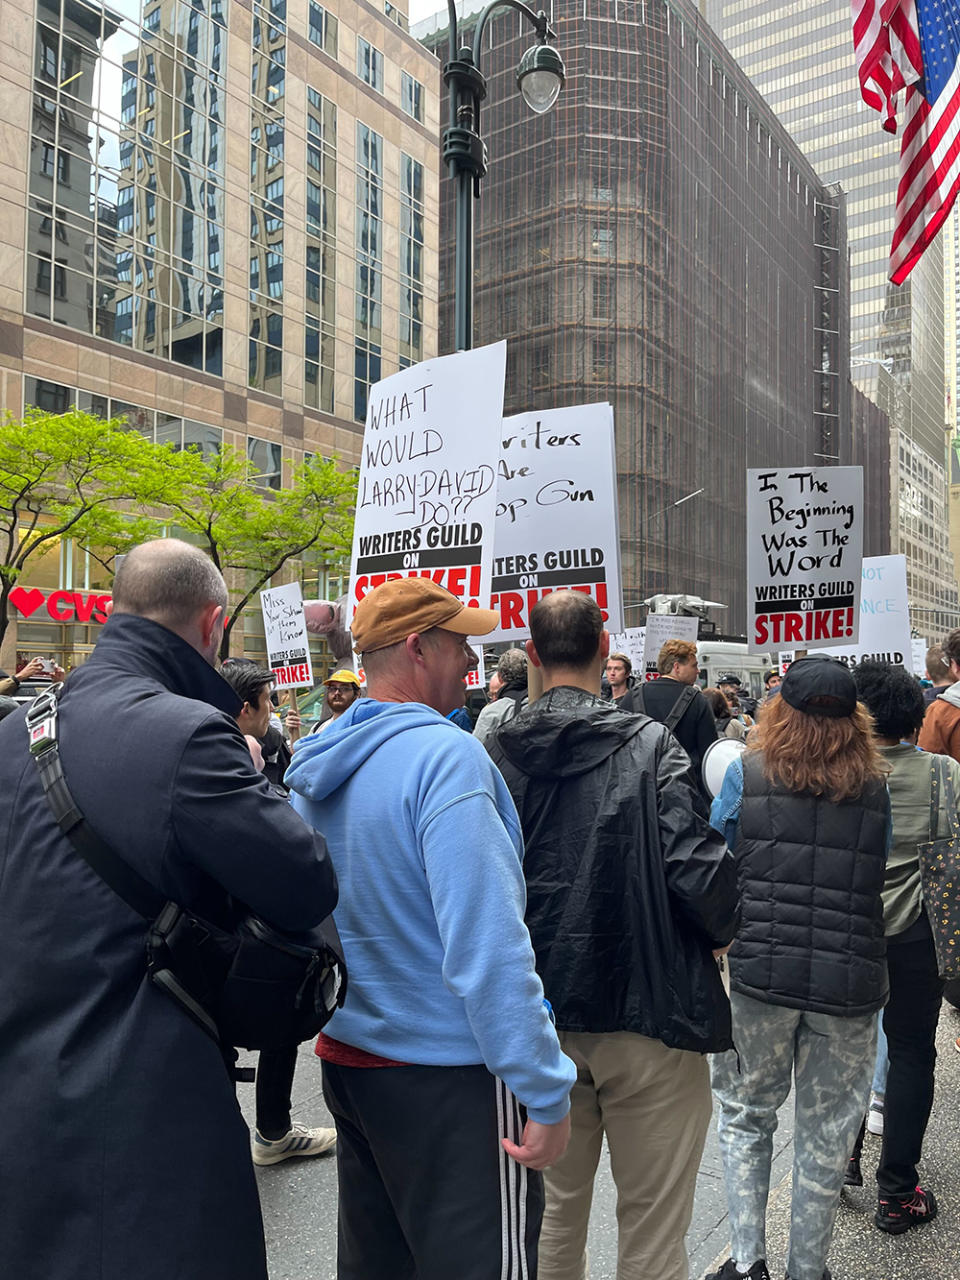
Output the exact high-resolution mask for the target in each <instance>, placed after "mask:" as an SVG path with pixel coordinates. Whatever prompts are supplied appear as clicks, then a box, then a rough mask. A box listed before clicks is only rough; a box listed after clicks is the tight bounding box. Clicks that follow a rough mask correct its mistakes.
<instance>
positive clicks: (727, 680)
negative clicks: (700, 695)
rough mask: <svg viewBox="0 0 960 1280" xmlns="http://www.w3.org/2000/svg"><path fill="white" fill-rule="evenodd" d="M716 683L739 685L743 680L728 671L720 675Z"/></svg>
mask: <svg viewBox="0 0 960 1280" xmlns="http://www.w3.org/2000/svg"><path fill="white" fill-rule="evenodd" d="M717 684H736V685H741V684H743V681H742V680H741V679H740V677H739V676H735V675H734V674H733V673H732V672H729V673H728V674H727V675H724V676H721V677H720V679H719V680H718V681H717Z"/></svg>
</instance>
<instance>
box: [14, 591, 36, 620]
mask: <svg viewBox="0 0 960 1280" xmlns="http://www.w3.org/2000/svg"><path fill="white" fill-rule="evenodd" d="M10 603H11V604H12V605H13V607H14V608H15V609H16V611H17V612H18V613H22V614H23V616H24V617H25V618H29V617H30V615H31V613H36V611H37V610H38V609H39V608H40V606H41V605H42V604H43V592H42V591H41V590H40V588H39V587H31V588H30V590H29V591H28V590H27V589H26V588H25V587H14V588H13V590H12V591H11V592H10Z"/></svg>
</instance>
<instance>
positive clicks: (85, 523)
mask: <svg viewBox="0 0 960 1280" xmlns="http://www.w3.org/2000/svg"><path fill="white" fill-rule="evenodd" d="M161 465H162V459H161V458H160V457H159V456H158V454H157V449H156V446H155V445H153V444H151V443H150V441H148V440H146V439H144V437H143V436H141V435H140V434H139V433H138V432H136V431H130V430H128V429H127V428H126V427H124V426H123V424H122V423H121V422H119V421H110V422H104V421H103V420H102V419H101V418H96V417H94V416H93V415H92V414H89V413H83V412H81V411H80V410H77V409H71V410H69V411H68V412H67V413H59V414H51V413H45V412H43V411H42V410H39V409H29V410H28V411H27V413H26V414H25V415H24V417H23V418H22V419H17V418H13V417H11V416H9V415H8V416H7V418H6V419H5V421H3V422H2V423H0V639H2V637H3V635H4V633H5V631H6V628H7V604H8V600H9V597H10V592H11V591H12V590H13V588H14V587H15V586H16V584H17V580H18V578H19V577H20V576H21V575H22V573H23V571H24V569H25V567H26V565H27V563H28V562H29V561H30V560H31V559H34V558H36V557H38V556H40V555H42V554H43V553H44V552H45V551H48V550H51V549H52V548H53V546H54V545H55V544H56V543H57V542H58V540H59V539H60V538H64V537H70V538H76V539H77V540H78V541H79V542H81V543H96V544H99V545H108V546H110V547H112V548H113V549H114V550H115V551H117V552H120V551H124V550H127V549H128V548H129V547H131V546H133V545H135V544H136V543H137V542H138V541H141V540H142V539H143V538H144V537H145V536H149V534H150V531H151V530H152V529H153V528H155V522H154V521H153V520H151V519H149V518H145V517H144V516H143V515H142V514H140V511H141V509H142V504H143V502H144V500H145V499H146V498H147V496H148V495H149V493H150V492H151V491H153V490H154V489H155V488H156V486H157V484H158V483H159V480H160V470H161Z"/></svg>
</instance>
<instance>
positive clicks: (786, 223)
mask: <svg viewBox="0 0 960 1280" xmlns="http://www.w3.org/2000/svg"><path fill="white" fill-rule="evenodd" d="M549 12H550V15H551V19H552V22H553V25H554V27H555V28H556V31H557V33H558V40H557V46H558V48H559V50H560V52H561V54H562V56H563V58H564V60H565V62H566V66H567V83H566V86H565V88H564V90H563V92H562V93H561V96H560V98H559V101H558V103H557V105H556V107H554V109H553V110H552V111H551V112H550V113H549V114H548V115H546V116H541V117H537V116H534V115H531V114H530V113H529V111H528V110H527V108H526V107H525V105H524V103H523V101H522V100H521V98H520V96H519V94H518V93H517V91H516V87H515V72H516V67H517V64H518V62H519V60H520V57H521V55H522V53H523V51H524V49H525V48H526V47H527V46H528V45H529V44H530V43H532V35H531V32H530V30H529V28H527V27H526V26H525V24H523V23H522V22H520V21H519V20H518V18H517V17H516V15H513V14H510V13H507V14H505V15H503V16H499V17H496V18H495V19H494V20H493V21H492V22H491V23H490V25H489V28H488V30H489V33H490V34H489V39H488V40H485V44H486V46H487V47H486V48H485V51H484V59H485V61H484V64H483V66H484V71H485V72H486V73H487V74H488V77H489V89H488V95H487V101H486V102H485V104H484V114H483V132H484V137H485V140H486V143H487V146H488V149H489V154H490V168H489V173H488V175H487V177H486V178H485V180H484V184H483V194H482V197H481V200H480V204H479V208H478V236H477V256H476V311H477V324H476V329H477V332H476V340H477V342H478V343H480V342H486V341H491V340H493V339H495V338H497V337H501V336H505V337H507V338H508V340H509V346H508V363H507V411H508V412H518V411H521V410H526V409H531V408H548V407H551V406H554V405H569V404H577V403H585V402H590V401H597V400H609V401H610V402H611V403H612V404H613V407H614V412H615V420H616V435H617V467H618V473H619V493H620V530H621V545H622V558H623V577H624V588H625V600H626V604H627V608H628V610H630V609H633V608H637V607H638V606H639V602H640V601H641V600H642V599H643V598H645V597H647V596H649V595H651V594H652V593H654V592H659V591H669V592H680V591H683V592H687V593H692V594H695V595H698V596H701V597H703V598H705V599H708V600H714V601H719V602H721V603H722V604H725V605H726V606H727V611H726V612H725V613H723V614H718V615H714V616H715V618H716V619H717V621H718V623H719V625H720V626H721V627H722V628H723V629H724V630H728V631H734V632H741V633H742V631H743V628H744V626H745V620H746V613H745V581H744V578H745V564H744V547H745V526H744V509H743V507H744V489H745V477H744V471H745V469H746V468H747V467H759V466H788V465H800V464H812V463H814V462H819V461H823V460H825V461H828V462H829V461H851V460H852V452H853V447H854V446H853V433H852V425H851V422H852V418H851V414H852V410H851V395H850V384H849V381H848V368H849V363H848V356H847V353H848V348H849V336H848V325H849V298H848V292H847V273H846V270H845V269H844V263H845V259H846V230H845V216H844V200H843V195H842V193H841V192H840V191H839V190H838V189H837V188H836V187H831V186H827V185H826V184H824V183H823V182H821V181H820V179H819V178H818V176H817V174H816V173H815V172H814V169H813V167H812V166H811V165H810V163H809V162H808V161H807V159H806V158H805V157H804V155H803V153H802V152H801V151H800V149H799V148H798V147H797V146H796V144H795V143H794V142H793V140H792V139H791V138H790V136H789V134H788V133H787V131H786V129H785V128H784V127H783V125H782V124H781V123H780V121H779V120H778V119H777V117H776V115H775V113H774V112H773V111H772V110H771V109H770V108H769V107H768V106H767V104H766V103H765V102H764V101H763V99H762V97H761V96H760V94H759V93H758V92H757V90H756V88H755V87H754V86H753V85H752V84H751V83H750V81H749V79H748V78H747V77H746V76H745V75H744V74H743V72H742V71H741V70H740V69H739V68H738V67H737V65H736V63H735V62H734V60H733V58H732V57H731V56H730V54H729V52H728V51H727V49H726V48H725V46H724V45H723V44H722V42H721V41H720V40H719V39H718V38H717V36H716V35H715V33H714V32H713V31H712V30H711V29H710V27H709V26H708V24H707V23H706V22H705V21H704V19H703V18H702V16H701V15H700V14H699V13H698V11H697V9H696V8H695V7H694V6H693V5H692V4H689V3H685V2H683V0H644V2H642V3H641V2H639V0H638V2H636V3H634V2H633V0H610V3H605V4H594V3H590V4H586V5H585V4H584V3H583V0H554V3H553V4H552V5H551V6H549ZM433 25H434V26H436V25H437V24H436V23H435V24H433ZM419 30H420V29H418V32H419ZM445 35H446V33H445V32H444V31H443V30H434V31H433V32H432V33H431V34H429V35H426V34H424V35H422V36H421V38H424V39H426V41H427V43H428V44H429V46H430V47H431V48H435V49H438V50H440V51H441V54H443V50H444V47H445V45H444V42H445ZM447 185H448V186H449V184H447ZM448 194H449V198H448ZM441 214H442V221H441V227H442V236H443V240H442V243H443V250H442V253H441V314H442V315H443V316H446V315H447V314H448V309H449V307H450V304H451V299H450V282H451V281H452V276H453V272H452V266H453V259H452V242H451V237H452V220H453V219H452V214H453V200H452V192H449V193H448V192H447V191H445V193H444V199H443V204H442V211H441ZM442 332H445V333H446V332H450V330H449V328H448V327H447V325H446V323H444V324H443V326H442ZM859 460H860V459H859V458H858V461H859ZM868 465H874V464H873V463H872V462H871V461H870V460H869V459H868ZM884 466H885V464H884V462H883V461H882V460H881V461H880V463H879V466H878V467H876V466H875V469H877V470H878V471H879V477H878V484H880V485H881V486H883V485H885V483H886V477H885V473H884ZM698 490H700V491H702V492H699V493H698V494H697V496H696V497H691V498H689V500H687V501H681V500H682V499H684V498H686V497H687V495H690V494H693V493H696V491H698ZM884 501H886V497H884ZM677 504H679V505H677ZM876 549H877V550H884V549H886V548H885V547H884V546H883V545H882V543H881V545H880V546H879V547H877V548H876ZM627 617H628V621H629V622H630V623H631V624H632V623H636V622H638V621H639V620H640V616H639V614H638V613H637V612H633V613H629V612H628V615H627Z"/></svg>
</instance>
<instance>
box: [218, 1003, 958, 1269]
mask: <svg viewBox="0 0 960 1280" xmlns="http://www.w3.org/2000/svg"><path fill="white" fill-rule="evenodd" d="M958 1035H960V1012H958V1011H957V1010H955V1009H953V1008H951V1006H950V1005H947V1004H945V1005H944V1006H943V1013H942V1014H941V1018H940V1030H939V1034H938V1049H939V1053H940V1057H939V1060H938V1062H937V1089H936V1096H935V1099H934V1105H933V1115H932V1116H931V1119H930V1125H929V1128H928V1130H927V1139H926V1143H925V1145H924V1161H923V1168H922V1174H921V1178H922V1181H923V1183H924V1185H929V1186H930V1187H931V1188H932V1190H933V1191H934V1192H935V1194H936V1196H937V1199H938V1201H939V1204H940V1215H939V1217H938V1218H937V1219H936V1221H934V1222H932V1223H930V1224H929V1225H928V1226H924V1227H920V1228H917V1229H915V1230H913V1231H908V1232H907V1233H906V1234H905V1235H903V1236H899V1237H895V1236H888V1235H884V1234H883V1233H882V1232H880V1231H878V1230H877V1229H876V1227H875V1226H874V1225H873V1212H874V1207H875V1200H876V1190H875V1187H876V1184H875V1183H874V1182H873V1174H874V1170H875V1168H876V1160H877V1155H878V1140H877V1139H876V1138H873V1137H869V1136H868V1138H867V1142H866V1145H865V1147H864V1153H863V1173H864V1182H865V1185H864V1187H863V1188H862V1189H856V1190H851V1191H844V1198H843V1203H842V1205H841V1208H840V1214H839V1216H838V1219H837V1228H836V1232H835V1234H834V1242H833V1248H832V1249H831V1252H830V1258H829V1266H830V1270H831V1272H832V1275H833V1280H960V1106H958V1099H960V1053H957V1052H956V1050H955V1049H954V1047H953V1042H954V1039H955V1038H956V1036H958ZM243 1059H244V1060H245V1061H249V1062H251V1063H252V1062H255V1061H256V1056H255V1055H254V1054H244V1055H243ZM239 1096H240V1102H241V1106H242V1109H243V1113H244V1115H245V1117H246V1118H247V1120H248V1121H249V1122H250V1123H251V1124H252V1122H253V1087H252V1086H251V1085H241V1086H240V1089H239ZM293 1114H294V1117H295V1119H297V1120H302V1121H303V1122H304V1123H305V1124H309V1125H324V1124H326V1125H329V1124H330V1118H329V1116H328V1115H327V1112H326V1108H325V1107H324V1105H323V1097H322V1095H321V1091H320V1064H319V1062H318V1061H317V1059H316V1058H315V1057H314V1055H313V1053H312V1050H311V1047H310V1046H309V1045H304V1046H302V1047H301V1050H300V1056H299V1060H298V1063H297V1076H296V1079H295V1081H294V1112H293ZM792 1134H793V1116H792V1100H788V1101H787V1103H786V1104H785V1106H784V1107H783V1108H782V1110H781V1112H780V1127H779V1129H778V1130H777V1133H776V1134H775V1136H774V1164H773V1179H772V1188H773V1189H772V1191H771V1197H770V1208H769V1214H768V1236H767V1239H768V1245H767V1247H768V1258H767V1261H768V1263H769V1265H770V1275H771V1277H772V1278H773V1280H781V1277H782V1276H783V1267H784V1259H785V1256H786V1243H787V1233H788V1231H789V1224H790V1173H791V1161H792V1159H793V1141H792ZM257 1181H258V1183H259V1186H260V1198H261V1202H262V1205H263V1218H264V1228H265V1231H266V1237H267V1252H268V1258H269V1264H270V1280H335V1276H336V1240H337V1227H336V1220H337V1170H336V1161H335V1160H334V1159H333V1158H332V1157H326V1156H321V1157H318V1158H316V1159H312V1160H291V1161H287V1162H286V1163H284V1164H280V1165H276V1166H275V1167H273V1168H267V1169H260V1170H258V1171H257ZM616 1240H617V1220H616V1192H615V1189H614V1186H613V1182H612V1180H611V1177H610V1165H609V1159H608V1157H607V1156H606V1153H604V1156H603V1158H602V1160H601V1164H600V1172H599V1173H598V1176H597V1184H596V1190H595V1195H594V1203H593V1212H592V1214H591V1218H590V1239H589V1250H590V1280H615V1277H616V1271H617V1252H616ZM687 1249H688V1251H689V1254H690V1276H691V1280H700V1277H702V1276H703V1275H704V1273H705V1272H707V1271H712V1270H715V1269H716V1268H717V1267H718V1266H719V1265H720V1263H722V1262H723V1260H724V1259H725V1258H727V1257H728V1256H729V1253H730V1249H729V1234H728V1228H727V1210H726V1200H725V1197H724V1192H723V1179H722V1175H721V1170H720V1157H719V1152H718V1150H717V1139H716V1124H715V1122H714V1123H713V1124H711V1128H710V1133H709V1136H708V1138H707V1145H706V1149H705V1151H704V1154H703V1161H702V1163H701V1166H700V1172H699V1174H698V1176H697V1194H696V1201H695V1204H694V1213H693V1222H692V1223H691V1227H690V1232H689V1234H688V1236H687ZM451 1280H456V1277H453V1276H452V1277H451Z"/></svg>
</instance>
